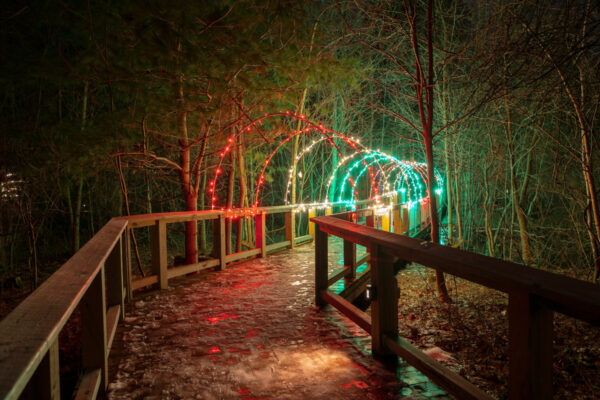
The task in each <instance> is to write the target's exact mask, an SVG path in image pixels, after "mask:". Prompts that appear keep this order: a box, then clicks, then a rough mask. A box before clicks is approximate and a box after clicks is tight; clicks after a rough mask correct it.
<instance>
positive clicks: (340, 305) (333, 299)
mask: <svg viewBox="0 0 600 400" xmlns="http://www.w3.org/2000/svg"><path fill="white" fill-rule="evenodd" d="M321 296H322V297H323V300H325V301H326V302H327V303H329V304H331V305H332V306H334V307H335V308H336V309H337V310H338V311H339V312H341V313H342V314H344V315H345V316H346V317H348V318H350V320H351V321H352V322H354V323H355V324H356V325H358V326H360V327H361V328H363V329H364V330H365V331H367V332H368V333H371V317H370V316H369V315H368V314H367V313H366V312H364V311H362V310H361V309H360V308H358V307H356V306H355V305H354V304H352V303H350V302H349V301H348V300H346V299H344V298H343V297H342V296H340V295H337V294H335V293H331V292H328V291H327V290H324V291H322V292H321Z"/></svg>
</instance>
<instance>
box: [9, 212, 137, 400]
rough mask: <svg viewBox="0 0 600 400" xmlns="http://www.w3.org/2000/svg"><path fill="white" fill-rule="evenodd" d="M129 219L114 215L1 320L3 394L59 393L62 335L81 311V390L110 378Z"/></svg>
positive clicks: (90, 392)
mask: <svg viewBox="0 0 600 400" xmlns="http://www.w3.org/2000/svg"><path fill="white" fill-rule="evenodd" d="M126 227H127V221H119V220H115V219H113V220H111V221H110V222H109V223H108V224H106V225H105V226H104V227H103V228H102V229H101V230H100V231H99V232H98V233H97V234H96V235H95V236H94V237H93V238H92V239H91V240H90V241H89V242H87V243H86V244H85V245H84V246H83V247H82V248H81V250H79V251H78V252H77V253H76V254H75V255H74V256H73V257H71V259H70V260H69V261H67V262H66V263H65V264H64V265H63V266H62V267H60V269H58V271H56V272H55V273H54V274H53V275H52V276H50V277H49V278H48V279H47V280H46V282H44V284H42V285H41V286H40V287H39V288H38V289H37V290H36V291H34V292H33V293H32V294H31V295H30V296H28V297H27V298H26V299H25V300H23V302H22V303H21V304H19V305H18V306H17V307H16V308H15V310H13V312H12V313H10V314H9V315H8V316H7V317H6V318H4V320H2V322H1V323H0V371H1V372H0V398H4V399H16V398H18V397H19V396H21V395H22V394H23V395H25V397H29V398H33V399H60V374H59V372H60V366H59V360H58V335H59V333H60V331H61V329H62V328H63V326H64V325H65V323H66V322H67V320H68V319H69V317H70V316H71V314H73V312H74V311H75V309H76V308H77V307H79V310H80V311H81V326H82V331H81V338H82V360H81V361H82V366H83V368H84V369H85V371H86V374H85V376H84V378H83V381H82V383H81V386H80V389H79V390H80V392H79V393H78V394H77V395H78V396H83V395H85V394H87V395H89V397H95V395H96V393H97V392H98V390H99V389H102V390H104V389H105V388H106V386H107V384H108V379H107V378H108V361H107V360H108V353H109V351H110V347H111V344H112V338H113V337H114V334H115V330H116V326H117V323H118V321H119V320H120V319H121V318H122V317H123V312H124V308H123V306H124V295H125V286H124V279H123V277H124V274H125V273H126V272H125V268H124V266H125V265H126V263H125V262H124V261H125V258H124V254H123V243H124V240H125V232H126Z"/></svg>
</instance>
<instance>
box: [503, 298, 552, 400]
mask: <svg viewBox="0 0 600 400" xmlns="http://www.w3.org/2000/svg"><path fill="white" fill-rule="evenodd" d="M508 299H509V300H508V337H509V341H508V342H509V353H508V359H509V379H508V396H509V399H511V400H517V399H533V400H537V399H540V400H541V399H550V398H552V331H553V323H552V319H553V315H552V311H550V310H549V309H548V308H546V307H545V306H544V304H543V303H542V302H541V301H540V300H539V299H538V298H536V297H535V296H530V295H529V294H528V293H526V292H515V293H510V294H509V297H508Z"/></svg>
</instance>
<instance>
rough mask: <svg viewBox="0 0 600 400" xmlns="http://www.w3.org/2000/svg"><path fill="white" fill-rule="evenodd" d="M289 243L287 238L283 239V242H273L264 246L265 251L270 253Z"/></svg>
mask: <svg viewBox="0 0 600 400" xmlns="http://www.w3.org/2000/svg"><path fill="white" fill-rule="evenodd" d="M289 245H290V241H289V240H284V241H283V242H279V243H273V244H270V245H268V246H265V250H266V252H267V253H270V252H272V251H275V250H279V249H283V248H284V247H288V246H289Z"/></svg>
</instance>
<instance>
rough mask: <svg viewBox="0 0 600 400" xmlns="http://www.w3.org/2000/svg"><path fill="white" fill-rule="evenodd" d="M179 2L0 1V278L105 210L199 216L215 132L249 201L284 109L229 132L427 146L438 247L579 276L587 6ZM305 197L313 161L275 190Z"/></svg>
mask: <svg viewBox="0 0 600 400" xmlns="http://www.w3.org/2000/svg"><path fill="white" fill-rule="evenodd" d="M176 3H178V4H173V3H172V2H161V1H150V2H131V1H128V2H111V1H95V0H90V1H87V2H80V1H37V2H23V1H15V2H11V4H7V5H5V6H4V7H2V10H0V46H1V47H0V59H1V62H0V80H1V85H0V104H1V108H0V124H1V125H0V130H1V135H2V140H1V144H0V146H1V147H0V149H1V156H0V280H1V281H2V286H1V287H2V288H3V289H4V290H6V289H7V288H11V287H14V286H17V287H21V288H22V289H30V288H32V287H34V286H35V285H37V284H39V282H40V281H41V280H42V279H43V277H44V276H46V275H47V274H49V273H51V272H52V271H53V270H54V269H55V268H56V267H58V266H59V265H60V263H61V262H63V261H64V260H66V259H67V258H68V257H69V256H70V255H71V254H72V253H73V252H74V251H76V250H77V249H78V248H79V247H80V246H81V245H82V244H83V243H85V242H86V240H88V239H89V238H90V237H91V236H92V235H93V234H94V232H96V231H97V230H98V229H99V228H100V227H102V225H103V224H105V223H106V222H107V220H108V219H109V218H111V217H112V216H116V215H124V214H127V213H131V214H137V213H150V212H161V211H177V210H186V209H188V210H190V209H206V208H210V202H211V200H210V195H209V193H208V191H207V184H208V183H207V181H209V180H210V179H211V178H212V176H213V173H214V169H215V168H216V166H217V163H218V162H219V152H220V151H221V150H222V148H223V147H224V146H225V145H226V143H227V138H228V137H231V136H232V135H236V134H237V136H236V137H237V139H236V142H235V143H234V147H235V150H234V151H233V152H232V153H231V154H230V155H228V156H227V157H225V158H224V164H223V166H222V168H223V170H224V173H225V176H226V177H227V178H225V177H223V178H222V179H220V180H219V186H218V187H217V188H216V192H217V194H218V197H219V204H220V205H236V206H244V205H248V204H252V202H253V196H254V188H255V186H256V180H257V175H258V174H259V172H260V168H261V166H262V162H263V160H264V157H265V156H266V155H267V154H268V153H270V151H271V150H268V151H267V150H266V149H267V148H269V149H270V148H272V146H273V144H276V143H278V142H279V141H281V140H282V139H284V138H285V137H286V136H287V135H288V134H289V132H290V130H292V129H297V121H294V120H286V119H285V118H274V119H269V120H265V123H264V125H263V126H262V127H261V130H260V133H259V132H258V131H257V130H252V131H251V132H247V133H240V130H241V129H242V128H243V127H244V126H246V125H247V124H248V123H249V122H250V120H251V119H254V118H256V117H257V116H259V115H262V114H264V113H268V112H276V111H279V110H286V109H289V110H292V111H293V112H298V113H302V114H306V115H307V117H308V118H309V119H310V120H313V121H317V122H320V123H323V124H324V125H326V126H327V127H329V128H331V129H334V130H337V131H340V132H346V133H348V134H350V135H352V136H356V137H360V138H361V142H363V143H365V144H366V145H368V146H371V147H373V148H379V149H381V150H382V151H385V152H387V153H389V154H394V155H396V156H397V157H399V158H404V159H411V160H418V161H425V158H426V155H425V154H426V145H427V142H428V140H429V142H430V143H429V144H430V145H431V149H432V152H433V153H432V157H433V158H432V160H433V162H434V163H435V166H436V168H437V169H438V170H439V171H440V172H442V173H443V175H444V176H445V179H446V187H445V188H444V189H445V193H446V197H445V200H444V201H445V202H447V215H448V217H447V221H446V220H445V221H444V222H443V224H442V226H441V228H442V233H443V236H444V238H445V239H446V241H448V242H450V243H457V242H462V247H463V248H465V249H469V250H473V251H476V252H480V253H484V254H489V255H493V256H495V257H500V258H504V259H509V260H513V261H517V262H524V263H527V264H531V265H535V266H538V267H539V268H543V269H548V270H554V271H559V272H560V273H563V274H566V275H570V276H575V277H578V278H580V279H586V280H595V281H597V279H598V274H599V271H600V259H599V242H598V239H599V237H600V207H599V205H598V198H597V196H598V188H597V185H598V171H599V169H598V161H599V160H598V154H599V153H598V144H599V143H598V137H599V135H598V124H599V121H598V117H599V116H600V114H599V110H598V106H599V95H600V90H599V89H600V85H599V78H600V77H599V71H600V70H599V68H598V61H599V59H600V58H599V53H600V46H599V40H600V36H599V33H600V27H599V24H600V15H599V8H598V3H597V2H595V1H590V0H578V1H559V2H535V1H522V2H514V3H513V2H504V1H476V2H471V1H462V0H448V1H435V2H430V3H429V4H428V3H427V2H425V1H407V2H398V1H391V0H390V1H363V0H361V1H350V2H346V1H337V2H332V1H311V2H298V1H287V0H281V1H264V2H255V1H244V0H242V1H197V2H189V1H188V2H176ZM428 138H429V139H428ZM305 140H306V143H309V141H310V140H312V139H308V138H307V139H303V138H302V139H299V143H297V144H294V143H293V141H292V143H291V145H290V146H287V147H286V148H285V149H284V150H282V151H281V152H279V153H278V154H277V156H276V157H275V158H274V160H273V163H272V167H271V168H270V169H268V170H267V176H266V179H267V182H268V184H267V185H266V186H265V188H264V189H263V190H264V192H263V193H262V195H261V197H262V202H261V203H262V204H265V205H279V204H282V203H283V194H284V193H285V190H286V188H285V184H286V178H287V170H288V169H289V165H290V162H291V161H290V160H292V159H293V158H294V155H295V154H297V152H298V151H299V150H298V149H302V148H303V147H304V145H303V142H304V141H305ZM268 146H270V147H268ZM302 163H303V164H302V168H303V170H305V171H308V170H314V171H323V170H326V168H327V166H328V165H335V164H336V163H337V160H336V159H335V156H334V155H332V154H331V152H318V153H315V155H314V156H313V157H310V158H306V157H304V158H303V159H302ZM320 190H322V179H321V176H320V174H317V173H313V174H309V176H308V177H307V178H306V179H304V180H303V182H302V184H298V188H297V189H296V190H295V191H294V196H295V197H296V201H298V202H301V201H305V200H307V199H310V198H315V197H318V196H317V194H318V193H319V191H320ZM178 245H179V246H180V248H183V243H182V242H180V243H179V244H178ZM174 246H177V244H174ZM202 250H204V249H203V248H202V245H201V249H200V251H202Z"/></svg>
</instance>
